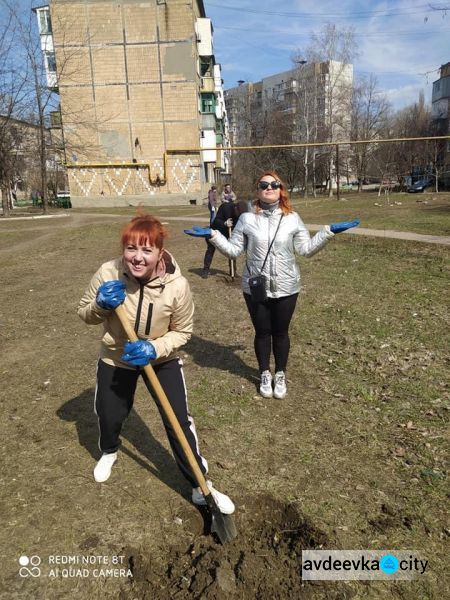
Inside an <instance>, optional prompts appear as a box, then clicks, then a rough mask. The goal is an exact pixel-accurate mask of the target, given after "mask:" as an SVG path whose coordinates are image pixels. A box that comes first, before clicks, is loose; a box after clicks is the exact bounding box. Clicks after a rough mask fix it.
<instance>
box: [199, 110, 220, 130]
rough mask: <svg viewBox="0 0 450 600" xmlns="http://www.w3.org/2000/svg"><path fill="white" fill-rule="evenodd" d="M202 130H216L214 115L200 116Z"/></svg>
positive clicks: (205, 114)
mask: <svg viewBox="0 0 450 600" xmlns="http://www.w3.org/2000/svg"><path fill="white" fill-rule="evenodd" d="M201 126H202V129H213V130H214V131H215V130H216V115H215V114H214V113H210V114H208V113H204V114H202V120H201Z"/></svg>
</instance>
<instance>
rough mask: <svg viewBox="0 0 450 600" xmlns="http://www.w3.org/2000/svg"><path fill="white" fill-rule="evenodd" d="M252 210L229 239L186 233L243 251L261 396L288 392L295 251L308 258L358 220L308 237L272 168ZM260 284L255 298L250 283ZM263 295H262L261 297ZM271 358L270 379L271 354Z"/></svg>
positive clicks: (197, 230) (231, 251)
mask: <svg viewBox="0 0 450 600" xmlns="http://www.w3.org/2000/svg"><path fill="white" fill-rule="evenodd" d="M256 195H257V198H256V201H255V204H254V210H253V211H252V212H247V213H245V214H244V215H242V217H241V218H240V219H239V221H238V223H237V224H236V227H235V228H234V231H233V234H232V236H231V237H230V239H229V240H228V239H227V238H226V236H224V235H222V233H220V231H217V230H214V229H211V228H207V227H206V228H205V227H197V226H195V227H193V228H192V229H191V230H186V233H188V234H189V235H193V236H196V237H204V238H206V239H207V240H208V241H209V243H210V244H212V245H214V246H215V247H216V248H218V249H219V250H220V252H222V253H223V254H224V255H225V256H228V257H229V258H236V257H237V256H239V255H240V254H242V253H243V252H245V253H246V258H247V260H246V267H245V270H244V273H243V276H242V288H243V292H244V299H245V302H246V304H247V308H248V312H249V314H250V318H251V320H252V323H253V327H254V329H255V337H254V348H255V354H256V358H257V361H258V366H259V371H260V373H261V382H260V387H259V391H260V394H261V395H262V396H263V397H265V398H270V397H272V396H274V397H275V398H279V399H282V398H284V397H285V396H286V393H287V386H286V368H287V362H288V357H289V349H290V339H289V325H290V322H291V319H292V315H293V313H294V309H295V306H296V303H297V298H298V294H299V291H300V272H299V269H298V266H297V262H296V259H295V254H296V253H297V254H300V255H301V256H306V257H310V256H313V255H314V254H316V252H318V251H319V250H321V249H322V248H323V247H324V246H325V245H326V244H327V242H328V241H329V240H331V239H333V238H334V236H335V234H337V233H340V232H342V231H345V230H346V229H349V228H351V227H356V226H357V225H358V224H359V221H358V220H354V221H346V222H341V223H333V224H332V225H326V226H325V227H324V228H323V229H321V230H320V231H319V232H318V233H316V234H315V235H314V237H313V238H311V236H310V234H309V232H308V230H307V229H306V227H305V225H304V223H303V221H302V219H301V218H300V216H299V215H298V214H297V213H296V212H294V210H293V208H292V206H291V203H290V200H289V195H288V191H287V189H286V185H285V184H284V183H283V181H282V180H281V178H280V177H279V176H278V174H277V173H276V172H274V171H266V172H265V173H263V174H262V175H261V177H259V179H258V181H257V184H256ZM261 275H262V276H263V277H262V285H258V288H261V287H262V292H261V289H259V290H258V292H261V293H258V296H259V297H257V295H256V294H255V291H256V290H255V289H252V288H251V286H250V283H251V284H252V285H253V284H254V283H255V285H256V283H257V282H256V278H257V279H259V280H260V283H261V278H260V277H259V276H261ZM261 296H263V297H261ZM272 352H273V355H274V359H275V376H274V378H272V373H271V370H270V358H271V353H272Z"/></svg>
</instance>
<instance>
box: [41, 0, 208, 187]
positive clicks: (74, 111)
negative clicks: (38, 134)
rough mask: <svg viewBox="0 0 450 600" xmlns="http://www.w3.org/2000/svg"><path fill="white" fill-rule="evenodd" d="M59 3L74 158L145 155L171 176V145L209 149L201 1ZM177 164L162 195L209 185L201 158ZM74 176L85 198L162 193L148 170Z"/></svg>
mask: <svg viewBox="0 0 450 600" xmlns="http://www.w3.org/2000/svg"><path fill="white" fill-rule="evenodd" d="M50 7H51V14H52V25H53V33H54V41H55V51H56V58H57V66H58V74H59V89H60V96H61V110H62V121H63V127H64V134H65V140H66V146H67V155H68V160H69V161H70V162H75V163H78V164H83V163H85V164H86V163H89V162H90V163H94V162H95V163H107V162H127V163H131V162H133V161H137V162H139V163H143V164H144V163H145V164H150V165H151V169H150V171H151V177H150V179H151V178H152V177H154V174H155V173H158V174H159V175H160V177H161V178H163V176H164V172H163V164H164V153H165V151H166V150H170V149H180V148H186V149H188V148H195V147H198V145H199V130H200V121H199V112H198V93H199V81H198V76H197V49H196V38H195V29H194V23H195V16H196V15H195V14H194V12H193V11H192V7H191V6H190V5H189V4H187V3H186V2H185V0H167V2H166V3H165V4H161V5H156V3H155V2H154V1H151V2H149V1H145V0H143V1H142V0H141V1H135V2H133V1H132V0H124V2H120V3H118V2H116V1H113V0H110V1H108V0H92V1H90V2H79V1H73V2H72V1H70V0H59V1H58V0H54V1H53V2H51V3H50ZM158 32H159V37H158ZM71 157H72V158H71ZM167 164H168V165H169V168H168V172H167V174H166V175H167V185H163V186H161V187H159V188H158V190H157V192H158V193H159V194H161V193H175V194H176V193H178V194H179V193H182V194H187V193H190V192H191V191H194V190H196V189H197V190H200V168H199V157H198V156H197V158H195V157H194V158H193V157H192V155H186V156H184V157H183V156H177V158H175V159H173V160H172V158H170V159H169V160H168V161H167ZM192 165H196V166H192ZM69 180H70V185H71V192H72V195H75V196H77V195H79V196H84V197H89V196H98V195H101V196H102V197H105V196H106V197H107V196H108V195H111V196H113V195H117V194H120V195H128V194H129V195H139V194H143V195H148V194H151V193H155V190H154V189H153V187H154V186H152V184H151V181H149V176H148V172H147V170H146V168H142V169H133V168H132V167H131V169H130V168H129V167H123V168H120V167H116V168H114V169H107V168H100V167H95V168H82V169H81V168H78V169H70V171H69ZM143 180H144V181H143Z"/></svg>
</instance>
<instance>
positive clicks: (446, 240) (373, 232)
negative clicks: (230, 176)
mask: <svg viewBox="0 0 450 600" xmlns="http://www.w3.org/2000/svg"><path fill="white" fill-rule="evenodd" d="M160 218H161V220H163V221H189V222H191V221H192V222H194V223H200V222H201V223H202V224H203V223H207V222H208V219H205V218H198V217H192V216H191V217H166V216H164V217H162V216H161V217H160ZM305 225H306V227H307V229H309V230H310V231H319V229H322V227H323V225H317V224H315V223H312V224H307V223H305ZM344 233H348V234H351V235H368V236H372V237H383V238H391V239H397V240H409V241H412V242H425V243H427V244H442V245H444V246H450V236H446V235H429V234H426V233H412V232H409V231H394V230H392V229H367V228H365V227H356V228H354V229H350V230H349V231H346V232H344ZM339 235H341V234H339Z"/></svg>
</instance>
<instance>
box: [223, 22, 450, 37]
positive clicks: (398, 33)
mask: <svg viewBox="0 0 450 600" xmlns="http://www.w3.org/2000/svg"><path fill="white" fill-rule="evenodd" d="M222 29H228V30H231V31H251V32H252V33H253V35H267V32H265V31H255V30H254V28H252V27H229V26H228V25H220V29H218V30H217V32H216V35H217V33H220V31H221V30H222ZM441 32H442V33H445V32H450V29H439V30H433V31H394V30H392V31H380V32H372V33H370V32H367V33H354V34H353V35H354V37H361V38H366V37H378V36H385V35H388V36H391V35H395V36H403V35H404V36H415V35H420V36H427V35H435V34H436V33H441ZM271 33H280V34H283V35H291V36H294V37H309V33H301V32H295V31H285V30H282V29H271Z"/></svg>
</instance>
